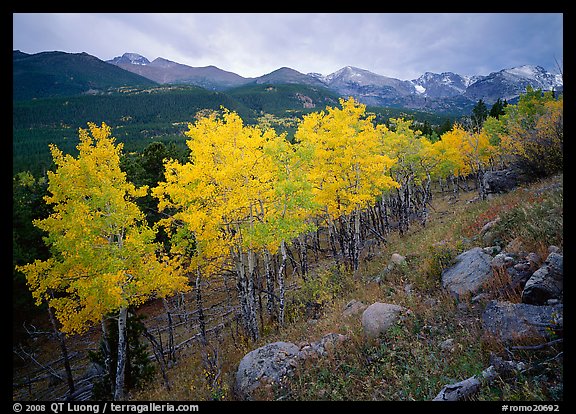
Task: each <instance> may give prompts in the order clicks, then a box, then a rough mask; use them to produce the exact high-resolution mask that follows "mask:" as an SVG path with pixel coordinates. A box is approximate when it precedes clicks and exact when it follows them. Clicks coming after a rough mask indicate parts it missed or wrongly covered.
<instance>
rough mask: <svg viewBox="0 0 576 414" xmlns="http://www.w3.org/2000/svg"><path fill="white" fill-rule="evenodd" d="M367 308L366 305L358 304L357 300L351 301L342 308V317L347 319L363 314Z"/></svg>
mask: <svg viewBox="0 0 576 414" xmlns="http://www.w3.org/2000/svg"><path fill="white" fill-rule="evenodd" d="M367 307H368V305H366V304H364V303H362V302H360V301H359V300H356V299H352V300H351V301H350V302H348V303H347V304H346V306H344V310H343V311H342V316H344V317H345V318H349V317H351V316H354V315H357V314H359V313H361V312H364V311H365V310H366V308H367Z"/></svg>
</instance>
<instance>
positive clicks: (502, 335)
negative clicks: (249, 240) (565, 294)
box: [482, 300, 563, 342]
mask: <svg viewBox="0 0 576 414" xmlns="http://www.w3.org/2000/svg"><path fill="white" fill-rule="evenodd" d="M482 323H483V325H484V329H485V330H486V332H488V333H490V334H492V335H494V336H495V337H496V338H497V339H498V340H500V341H502V342H522V341H526V340H539V339H542V338H544V339H549V338H550V336H551V335H553V334H555V333H558V332H561V331H562V329H563V305H562V304H558V305H554V306H536V305H529V304H527V303H510V302H504V301H498V300H492V301H490V302H489V303H488V305H487V306H486V308H485V310H484V313H483V315H482Z"/></svg>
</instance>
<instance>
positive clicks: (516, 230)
mask: <svg viewBox="0 0 576 414" xmlns="http://www.w3.org/2000/svg"><path fill="white" fill-rule="evenodd" d="M562 183H563V178H562V175H560V176H556V177H553V178H550V179H546V180H542V181H540V182H537V183H535V184H532V185H530V186H526V187H522V188H518V189H516V190H514V191H512V192H510V193H508V194H504V195H498V196H495V197H493V198H491V199H488V200H485V201H477V199H476V195H477V194H476V193H475V192H473V191H472V192H469V193H461V194H460V197H459V199H457V200H456V199H454V198H453V197H452V195H451V194H447V193H446V194H443V193H436V195H435V199H434V202H433V207H434V209H433V214H432V217H431V219H430V222H429V224H428V225H427V226H426V227H421V226H420V225H418V224H413V226H412V228H411V230H410V231H409V232H408V233H407V234H405V235H403V236H400V235H398V234H391V235H390V237H389V240H388V243H387V244H386V245H385V246H384V245H383V246H380V247H379V248H377V249H376V251H375V254H374V256H373V257H371V258H367V259H365V260H364V261H363V262H362V264H361V268H360V270H359V271H358V272H357V273H356V274H352V273H349V272H346V271H343V270H338V269H337V268H336V267H335V264H334V262H333V261H332V260H331V259H320V260H318V261H317V262H316V263H315V265H314V267H313V269H312V270H311V274H310V275H309V277H308V282H306V281H303V280H301V279H299V278H296V280H294V279H292V280H291V281H290V282H289V283H290V284H292V283H294V284H296V285H297V287H294V286H293V288H292V289H291V291H290V295H289V298H288V299H287V303H288V308H287V311H286V313H287V319H288V323H287V324H286V326H285V327H283V328H276V329H274V328H272V329H268V330H267V331H265V332H264V333H263V335H262V338H261V339H260V340H259V341H258V342H257V343H255V344H252V343H249V342H247V341H245V340H243V338H242V337H241V336H240V337H238V336H236V337H234V335H230V334H229V333H230V332H232V330H231V331H228V330H226V331H224V332H223V333H222V337H221V338H220V339H219V340H214V342H213V345H214V346H215V347H217V348H218V350H219V352H218V355H219V362H220V364H221V377H220V383H219V386H218V387H214V386H210V385H209V384H207V382H206V379H205V377H204V376H203V375H201V374H200V373H202V372H204V373H206V371H204V370H203V369H204V368H203V365H202V362H201V359H200V355H199V354H200V352H198V351H195V350H194V349H192V350H191V351H190V352H188V353H186V354H185V355H184V356H183V357H182V359H181V360H179V362H178V364H177V365H175V366H174V367H173V368H172V369H171V370H169V372H168V376H169V378H170V381H171V384H172V387H171V389H170V390H167V389H166V388H165V387H164V386H163V384H162V379H161V376H160V375H158V376H157V377H156V382H155V383H154V384H153V385H152V386H150V385H148V386H145V387H144V388H142V389H141V390H136V391H134V392H132V394H131V396H130V398H131V399H133V400H210V399H213V398H216V399H224V400H233V399H234V397H233V395H232V387H233V382H234V376H235V372H236V369H237V367H238V363H239V362H240V360H241V358H242V357H243V356H244V355H245V354H246V353H247V352H249V351H250V350H252V349H255V348H257V347H260V346H263V345H265V344H267V343H271V342H275V341H289V342H293V343H295V344H301V343H306V342H311V341H317V340H318V339H319V338H321V337H322V336H324V335H326V334H327V333H331V332H336V333H341V334H346V335H348V337H349V340H348V341H347V342H346V343H345V344H344V345H343V346H342V348H340V349H338V350H337V351H336V352H335V353H334V354H332V355H330V356H329V357H325V358H320V359H314V360H312V361H310V362H309V363H307V364H304V365H303V366H301V367H299V368H298V369H297V371H296V373H295V375H294V376H293V377H292V378H290V379H286V381H285V382H284V386H283V387H275V388H273V389H272V391H271V393H270V394H266V395H263V396H262V397H263V398H265V399H268V400H300V401H310V400H327V401H334V400H336V401H344V400H346V401H361V400H368V401H369V400H379V401H411V400H416V401H430V400H431V399H432V398H434V397H435V396H436V395H437V394H438V392H439V391H440V390H441V389H442V387H443V386H444V385H446V384H451V383H455V382H458V381H461V380H463V379H466V378H469V377H471V376H473V375H478V374H479V373H480V372H482V370H484V369H486V368H487V367H488V366H489V365H490V355H491V354H496V355H498V356H501V357H502V356H503V357H505V359H514V360H518V361H523V362H525V363H526V364H527V366H528V369H527V370H526V371H525V372H523V373H522V374H520V375H518V376H513V377H511V378H506V379H503V378H498V379H497V380H496V381H494V382H493V383H491V384H490V385H489V386H485V387H483V388H482V389H481V390H480V392H479V393H478V394H476V395H474V397H473V399H474V400H478V401H481V400H490V401H499V400H502V401H512V400H513V401H558V400H562V399H563V365H562V344H561V343H560V344H559V345H556V346H551V347H548V348H544V349H540V350H510V349H508V351H507V350H506V349H505V348H504V347H503V346H502V345H501V344H499V343H497V342H494V341H493V340H492V339H491V338H490V337H489V336H486V335H485V334H484V331H483V329H482V325H481V314H482V310H483V308H484V306H485V304H486V302H484V301H479V302H475V303H473V302H471V301H470V299H469V298H468V299H465V300H462V301H461V302H458V301H456V300H455V299H454V298H453V297H451V296H450V295H449V294H448V293H447V292H446V291H445V290H444V289H442V288H441V282H440V274H441V271H442V268H443V267H445V266H447V265H448V264H449V263H450V260H451V259H452V258H454V257H455V256H456V255H457V254H458V253H460V252H462V251H464V250H466V249H469V248H471V247H474V246H478V245H482V241H481V239H480V237H479V233H480V230H481V228H482V226H483V225H484V224H485V223H486V222H488V221H490V220H493V219H494V218H495V217H497V216H500V217H501V218H502V221H501V223H502V225H501V226H500V227H499V228H498V234H497V235H498V237H499V239H500V240H501V244H502V245H503V246H506V248H507V249H508V251H509V252H511V253H514V252H518V251H520V250H522V251H530V252H535V253H537V254H538V255H540V257H543V258H545V257H546V256H547V248H548V246H549V245H552V244H553V245H556V246H558V247H560V248H562V246H563V221H562V205H563V188H562ZM392 253H399V254H401V255H404V256H405V257H406V260H407V262H406V265H405V266H401V267H398V268H395V269H394V270H392V271H390V272H385V271H384V269H385V268H386V267H387V265H388V264H389V262H390V257H391V255H392ZM318 281H324V282H318ZM501 286H502V285H498V283H495V284H494V285H493V286H492V287H491V288H490V290H489V292H490V294H491V295H492V296H493V297H496V298H499V299H501V300H507V301H511V302H519V300H520V298H519V296H518V292H516V294H514V295H507V296H505V297H503V296H502V293H500V291H499V288H500V287H501ZM319 297H321V298H322V306H321V310H320V313H319V314H318V315H316V316H317V319H313V318H311V316H310V315H309V314H308V313H307V312H306V308H305V307H304V306H302V304H303V303H304V302H305V301H307V300H318V298H319ZM352 299H356V300H360V301H362V302H364V303H365V304H370V303H373V302H376V301H379V302H386V303H393V304H398V305H401V306H403V307H406V308H408V309H409V310H410V313H409V316H408V317H407V318H406V319H404V320H403V321H401V322H400V323H398V324H397V325H396V326H395V327H394V328H392V329H391V330H390V331H388V332H387V333H386V336H385V338H383V339H382V340H378V341H372V342H371V341H367V340H366V339H365V338H364V336H363V333H362V328H361V324H360V316H359V315H357V316H356V317H351V318H345V317H343V316H342V311H343V309H344V307H345V305H346V304H347V303H348V302H349V301H350V300H352ZM510 353H511V354H510Z"/></svg>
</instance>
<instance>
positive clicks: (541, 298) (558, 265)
mask: <svg viewBox="0 0 576 414" xmlns="http://www.w3.org/2000/svg"><path fill="white" fill-rule="evenodd" d="M563 290H564V260H563V256H562V255H561V254H558V253H550V254H549V255H548V258H547V259H546V261H545V262H544V264H543V265H542V266H541V267H540V269H538V270H536V271H535V272H534V273H533V274H532V276H530V279H528V281H527V282H526V285H525V286H524V290H523V291H522V302H524V303H529V304H533V305H543V304H545V303H546V301H548V299H561V298H562V294H563Z"/></svg>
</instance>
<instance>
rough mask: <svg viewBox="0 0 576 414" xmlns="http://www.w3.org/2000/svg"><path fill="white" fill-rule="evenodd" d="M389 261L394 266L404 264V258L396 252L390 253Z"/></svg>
mask: <svg viewBox="0 0 576 414" xmlns="http://www.w3.org/2000/svg"><path fill="white" fill-rule="evenodd" d="M390 262H392V263H394V265H396V266H403V265H405V264H406V258H405V257H404V256H402V255H400V254H398V253H392V256H391V257H390Z"/></svg>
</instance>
